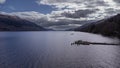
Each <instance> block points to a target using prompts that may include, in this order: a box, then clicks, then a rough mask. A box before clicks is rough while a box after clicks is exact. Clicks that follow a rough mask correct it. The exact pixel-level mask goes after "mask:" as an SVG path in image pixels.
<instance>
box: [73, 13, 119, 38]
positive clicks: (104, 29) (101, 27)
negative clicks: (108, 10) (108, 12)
mask: <svg viewBox="0 0 120 68" xmlns="http://www.w3.org/2000/svg"><path fill="white" fill-rule="evenodd" d="M73 30H74V31H81V32H89V33H95V34H102V35H104V36H113V37H119V38H120V14H117V15H115V16H112V17H109V18H107V19H102V20H99V21H96V22H92V23H87V24H84V25H82V26H81V27H78V28H75V29H73Z"/></svg>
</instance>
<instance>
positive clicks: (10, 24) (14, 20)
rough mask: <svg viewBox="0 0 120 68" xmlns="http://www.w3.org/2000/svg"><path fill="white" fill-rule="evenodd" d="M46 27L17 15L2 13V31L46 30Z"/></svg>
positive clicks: (0, 22) (0, 24)
mask: <svg viewBox="0 0 120 68" xmlns="http://www.w3.org/2000/svg"><path fill="white" fill-rule="evenodd" d="M44 30H46V29H45V28H43V27H41V26H39V25H37V24H35V23H33V22H30V21H28V20H25V19H21V18H19V17H17V16H12V15H3V14H0V31H44Z"/></svg>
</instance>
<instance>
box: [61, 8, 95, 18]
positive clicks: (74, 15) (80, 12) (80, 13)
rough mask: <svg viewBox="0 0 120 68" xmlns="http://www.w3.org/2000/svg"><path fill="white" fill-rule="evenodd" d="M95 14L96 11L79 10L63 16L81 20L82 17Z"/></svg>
mask: <svg viewBox="0 0 120 68" xmlns="http://www.w3.org/2000/svg"><path fill="white" fill-rule="evenodd" d="M94 12H96V11H94V10H88V9H87V10H78V11H75V12H74V13H69V12H64V13H62V15H63V16H65V17H68V18H81V17H87V16H88V14H92V13H94Z"/></svg>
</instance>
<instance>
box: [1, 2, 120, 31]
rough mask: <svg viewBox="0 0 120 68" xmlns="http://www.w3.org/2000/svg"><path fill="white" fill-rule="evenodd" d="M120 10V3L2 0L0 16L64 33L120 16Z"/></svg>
mask: <svg viewBox="0 0 120 68" xmlns="http://www.w3.org/2000/svg"><path fill="white" fill-rule="evenodd" d="M119 6H120V0H0V13H2V14H9V15H17V16H19V17H21V18H24V19H27V20H30V21H32V22H35V23H37V24H39V25H41V26H44V27H48V28H53V29H58V30H60V29H69V28H74V27H78V26H81V25H82V24H84V23H85V22H87V23H88V22H91V21H94V20H100V19H104V18H107V17H109V16H113V15H116V14H117V13H119V12H120V7H119Z"/></svg>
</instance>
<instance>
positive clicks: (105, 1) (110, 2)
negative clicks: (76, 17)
mask: <svg viewBox="0 0 120 68" xmlns="http://www.w3.org/2000/svg"><path fill="white" fill-rule="evenodd" d="M115 1H116V2H119V3H120V1H119V0H38V1H37V3H38V4H44V5H52V6H53V8H56V9H57V11H53V12H61V13H63V12H67V13H68V12H69V13H72V12H73V13H75V11H79V10H96V9H98V11H96V12H94V13H91V14H89V15H88V16H90V15H92V16H93V17H92V18H91V19H102V18H105V17H108V16H112V15H115V14H117V13H118V11H120V7H118V4H117V3H116V2H115ZM111 8H112V9H113V10H110V11H109V9H111ZM112 12H113V13H112ZM82 13H83V14H84V12H81V14H82ZM109 13H110V14H109ZM57 15H60V14H59V13H57ZM94 15H96V16H94ZM90 17H91V16H90ZM89 19H90V18H89Z"/></svg>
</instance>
